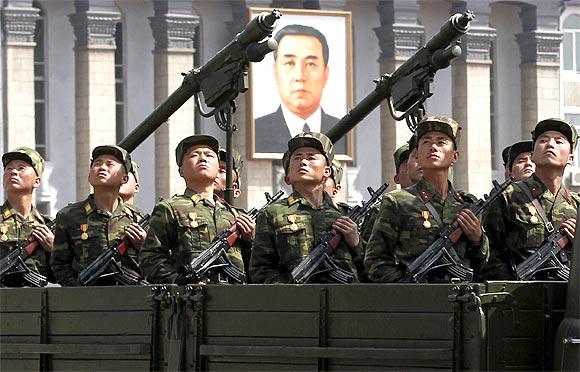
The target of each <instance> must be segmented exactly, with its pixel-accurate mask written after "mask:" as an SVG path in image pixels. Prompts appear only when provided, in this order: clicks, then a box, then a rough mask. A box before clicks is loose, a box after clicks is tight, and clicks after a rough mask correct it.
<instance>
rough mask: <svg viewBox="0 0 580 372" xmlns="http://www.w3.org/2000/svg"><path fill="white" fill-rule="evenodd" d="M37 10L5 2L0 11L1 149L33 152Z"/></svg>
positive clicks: (30, 1) (22, 4) (22, 2)
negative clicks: (0, 73)
mask: <svg viewBox="0 0 580 372" xmlns="http://www.w3.org/2000/svg"><path fill="white" fill-rule="evenodd" d="M38 13H39V9H36V8H34V7H32V0H29V1H7V2H5V4H4V7H3V8H2V35H3V38H2V39H3V43H2V48H3V54H4V74H5V76H4V79H5V80H4V84H5V85H4V90H3V100H4V102H3V105H4V110H3V111H4V112H3V122H4V125H3V127H4V128H3V131H4V133H3V134H4V144H3V145H4V149H5V150H6V151H10V150H11V149H14V148H16V147H20V146H27V147H31V148H35V146H36V140H35V121H34V47H35V46H36V43H35V42H34V31H35V27H36V19H37V18H38Z"/></svg>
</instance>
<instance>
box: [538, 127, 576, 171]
mask: <svg viewBox="0 0 580 372" xmlns="http://www.w3.org/2000/svg"><path fill="white" fill-rule="evenodd" d="M573 160H574V155H572V154H571V146H570V142H568V140H567V139H566V137H565V136H564V135H563V134H562V133H560V132H556V131H554V130H549V131H546V132H544V133H542V134H541V135H540V136H539V137H538V138H537V139H536V142H535V143H534V151H533V152H532V161H533V162H534V163H536V167H537V168H540V167H542V168H543V167H557V168H562V169H563V168H565V167H566V165H568V164H571V163H572V161H573Z"/></svg>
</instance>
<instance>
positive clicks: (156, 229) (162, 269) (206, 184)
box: [139, 135, 255, 285]
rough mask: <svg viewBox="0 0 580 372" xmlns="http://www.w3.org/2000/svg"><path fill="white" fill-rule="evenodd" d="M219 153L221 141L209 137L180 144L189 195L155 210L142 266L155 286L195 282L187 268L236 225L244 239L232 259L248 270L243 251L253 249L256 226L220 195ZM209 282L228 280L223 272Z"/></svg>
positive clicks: (181, 166)
mask: <svg viewBox="0 0 580 372" xmlns="http://www.w3.org/2000/svg"><path fill="white" fill-rule="evenodd" d="M218 153H219V145H218V141H217V140H216V139H215V138H213V137H211V136H206V135H194V136H190V137H187V138H185V139H183V140H182V141H181V142H180V143H179V145H177V148H176V149H175V157H176V161H177V165H178V166H179V174H180V175H181V177H183V179H184V180H185V184H186V187H187V188H186V189H185V192H184V193H183V195H179V196H174V197H172V198H170V199H166V200H164V201H162V202H161V203H159V204H157V205H156V206H155V208H154V209H153V213H152V215H151V222H150V224H149V230H148V231H147V238H146V240H145V243H144V244H143V248H141V252H140V254H139V263H140V264H141V267H142V269H143V272H144V273H145V276H146V277H147V279H148V280H149V281H150V282H152V283H176V284H179V285H184V284H188V283H190V282H192V281H193V278H192V277H190V276H188V273H187V270H186V269H185V266H186V265H189V263H190V262H191V261H192V260H193V259H194V258H195V257H197V256H199V254H200V253H201V252H203V251H204V250H205V249H206V248H207V247H208V246H209V245H210V243H211V242H212V240H213V239H214V238H215V236H216V235H218V234H219V233H221V232H222V231H223V230H225V229H226V228H229V227H230V226H231V225H232V224H233V223H236V224H237V226H238V229H240V232H241V237H240V239H238V242H237V243H236V245H234V246H233V247H232V248H231V249H230V250H229V251H228V253H227V254H228V257H229V258H230V260H231V262H232V263H233V264H234V265H236V266H237V267H238V268H239V269H240V270H243V268H244V266H243V261H242V250H243V249H248V250H249V249H251V241H252V239H253V237H254V233H255V223H254V221H252V219H251V218H250V217H249V216H247V215H244V214H238V212H237V211H236V210H235V209H233V208H232V207H231V206H229V205H228V204H225V203H224V202H222V201H221V200H220V198H218V197H217V195H215V193H214V190H215V185H214V181H215V179H216V177H218V172H219V160H218ZM207 279H209V280H211V281H222V280H223V278H222V277H221V274H219V273H214V274H213V276H212V277H211V278H205V280H206V281H207Z"/></svg>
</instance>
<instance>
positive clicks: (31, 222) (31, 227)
mask: <svg viewBox="0 0 580 372" xmlns="http://www.w3.org/2000/svg"><path fill="white" fill-rule="evenodd" d="M2 165H3V166H4V177H3V182H2V184H3V187H4V191H5V193H6V201H5V202H4V205H2V207H1V209H0V212H1V214H0V258H2V257H5V256H6V255H7V254H8V253H9V252H11V251H12V250H14V249H15V248H16V246H17V245H18V243H20V242H22V241H24V240H26V239H27V238H28V237H30V236H32V237H33V238H34V239H36V240H37V241H38V242H40V245H41V247H39V248H40V249H36V251H35V252H34V253H33V254H32V256H31V257H29V258H28V259H27V260H26V262H25V264H26V265H27V266H28V267H29V268H30V269H31V270H33V271H35V272H37V273H39V274H41V275H43V276H46V277H47V278H48V279H49V281H54V279H53V278H52V271H51V270H50V267H49V257H50V252H51V251H52V247H53V243H54V234H53V233H52V231H51V230H50V229H49V228H48V227H47V226H46V224H47V223H49V222H51V219H50V218H49V217H48V216H45V215H42V214H40V212H38V210H37V209H36V208H35V207H34V205H32V196H33V193H34V190H35V189H36V188H37V187H38V186H40V182H41V177H42V172H43V171H44V159H43V158H42V156H40V154H39V153H38V152H36V151H35V150H33V149H30V148H28V147H19V148H17V149H15V150H13V151H10V152H7V153H5V154H4V155H2ZM0 284H1V285H5V286H9V287H21V286H22V285H25V283H23V281H22V278H21V277H20V276H19V275H16V274H8V275H7V276H5V277H4V280H3V282H2V283H0Z"/></svg>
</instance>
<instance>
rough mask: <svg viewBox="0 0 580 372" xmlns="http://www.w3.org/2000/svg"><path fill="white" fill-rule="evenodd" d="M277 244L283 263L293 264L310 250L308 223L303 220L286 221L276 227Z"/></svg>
mask: <svg viewBox="0 0 580 372" xmlns="http://www.w3.org/2000/svg"><path fill="white" fill-rule="evenodd" d="M276 245H277V247H278V254H279V255H280V260H281V261H282V263H283V264H285V265H287V266H293V265H295V264H297V263H298V262H300V260H301V259H302V257H305V256H306V255H308V253H309V252H310V248H311V242H310V240H309V239H308V235H307V231H306V224H305V223H304V222H301V221H297V222H294V223H289V222H288V223H286V224H284V225H281V226H279V227H278V228H277V229H276Z"/></svg>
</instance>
